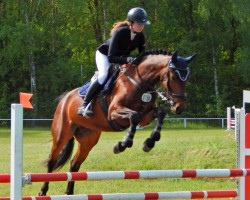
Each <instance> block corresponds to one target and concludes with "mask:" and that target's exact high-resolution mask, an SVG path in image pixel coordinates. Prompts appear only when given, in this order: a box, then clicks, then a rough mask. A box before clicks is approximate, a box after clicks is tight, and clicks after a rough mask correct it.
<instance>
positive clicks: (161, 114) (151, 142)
mask: <svg viewBox="0 0 250 200" xmlns="http://www.w3.org/2000/svg"><path fill="white" fill-rule="evenodd" d="M166 113H167V112H166V110H165V109H164V108H157V110H156V116H157V124H156V127H155V129H154V130H153V132H152V133H151V135H150V137H149V138H147V139H146V140H145V141H144V143H143V147H142V149H143V151H145V152H149V151H150V150H151V149H152V148H153V147H154V146H155V142H156V141H159V140H160V138H161V128H162V124H163V121H164V118H165V116H166Z"/></svg>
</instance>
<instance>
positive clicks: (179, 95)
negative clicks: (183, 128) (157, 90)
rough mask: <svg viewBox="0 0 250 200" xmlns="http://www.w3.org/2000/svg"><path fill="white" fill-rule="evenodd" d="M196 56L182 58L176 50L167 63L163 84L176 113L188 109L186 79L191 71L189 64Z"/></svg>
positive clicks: (172, 108)
mask: <svg viewBox="0 0 250 200" xmlns="http://www.w3.org/2000/svg"><path fill="white" fill-rule="evenodd" d="M195 57H196V54H194V55H192V56H190V57H187V58H182V57H180V56H178V55H177V52H174V54H173V55H172V57H171V58H170V59H169V61H168V63H167V70H166V73H165V74H164V79H163V80H162V86H163V88H164V89H165V90H166V92H167V96H168V98H169V99H170V101H171V110H172V112H174V113H176V114H180V113H182V112H183V111H184V110H185V109H186V81H187V79H188V77H189V74H190V71H189V68H188V64H189V63H190V62H191V61H192V60H193V59H194V58H195Z"/></svg>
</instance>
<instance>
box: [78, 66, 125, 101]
mask: <svg viewBox="0 0 250 200" xmlns="http://www.w3.org/2000/svg"><path fill="white" fill-rule="evenodd" d="M119 72H120V65H118V64H111V66H110V68H109V72H108V77H107V80H106V81H105V83H104V84H103V86H102V87H101V88H100V90H99V91H97V94H96V95H95V97H96V96H99V94H100V93H103V94H106V95H107V94H108V93H109V92H110V91H111V89H112V86H113V84H112V83H113V82H114V81H115V80H116V78H117V76H118V74H119ZM97 77H98V71H96V72H95V74H94V75H93V77H92V78H91V79H90V80H88V81H87V82H85V83H84V84H83V85H82V86H81V87H80V88H79V90H78V95H79V96H80V97H84V96H85V95H86V93H87V91H88V88H89V86H90V83H91V82H92V81H94V80H96V79H97Z"/></svg>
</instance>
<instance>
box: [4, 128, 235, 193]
mask: <svg viewBox="0 0 250 200" xmlns="http://www.w3.org/2000/svg"><path fill="white" fill-rule="evenodd" d="M150 130H151V129H150V128H149V127H148V128H145V129H143V130H138V131H137V133H136V136H135V139H134V146H133V147H132V148H130V149H126V151H125V152H123V153H121V154H118V155H115V154H113V146H114V145H115V144H116V143H117V141H119V140H121V139H122V138H123V136H124V135H125V134H126V132H118V133H103V134H102V136H101V138H100V141H99V143H98V144H97V145H96V147H95V148H94V149H93V150H92V151H91V153H90V155H89V157H88V158H87V160H86V161H85V162H84V163H83V164H82V166H81V171H109V170H115V171H118V170H152V169H210V168H214V169H216V168H236V155H235V152H236V151H235V147H236V143H235V140H234V134H233V133H230V134H229V133H227V132H225V130H224V129H215V128H189V129H176V128H175V129H165V128H164V129H163V130H162V138H161V140H160V141H159V142H157V143H156V146H155V148H154V149H153V150H152V151H151V152H149V153H145V152H143V151H142V149H141V147H142V143H143V141H144V140H145V139H146V138H147V137H148V136H149V135H150ZM23 139H24V141H23V144H24V145H23V157H24V163H23V169H24V173H37V172H46V168H45V167H44V166H43V165H42V161H44V160H45V159H47V158H48V154H49V151H50V146H51V142H50V141H51V136H50V131H49V129H45V128H44V129H42V128H41V129H38V128H36V129H27V128H26V129H25V130H24V138H23ZM76 145H77V143H76ZM76 145H75V147H76ZM0 149H1V156H0V173H1V174H2V173H9V172H10V130H9V129H7V128H0ZM75 150H76V148H75ZM68 169H69V164H66V166H65V167H64V168H63V169H61V170H60V171H61V172H66V171H68ZM41 185H42V183H32V185H26V186H25V187H24V188H23V195H24V196H35V195H37V194H38V192H39V190H40V187H41ZM9 187H10V185H9V184H0V196H9V192H10V191H9ZM235 188H236V180H234V179H155V180H106V181H105V180H103V181H80V182H77V183H76V185H75V194H89V193H116V192H119V193H127V192H166V191H193V190H222V189H235ZM65 189H66V182H52V183H50V189H49V192H48V195H62V194H64V192H65Z"/></svg>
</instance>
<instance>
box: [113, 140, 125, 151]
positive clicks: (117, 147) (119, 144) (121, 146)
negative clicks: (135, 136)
mask: <svg viewBox="0 0 250 200" xmlns="http://www.w3.org/2000/svg"><path fill="white" fill-rule="evenodd" d="M125 149H126V147H125V146H123V145H122V142H121V141H120V142H118V143H117V144H116V145H115V146H114V148H113V152H114V153H115V154H118V153H121V152H123V151H124V150H125Z"/></svg>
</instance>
